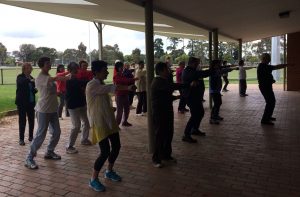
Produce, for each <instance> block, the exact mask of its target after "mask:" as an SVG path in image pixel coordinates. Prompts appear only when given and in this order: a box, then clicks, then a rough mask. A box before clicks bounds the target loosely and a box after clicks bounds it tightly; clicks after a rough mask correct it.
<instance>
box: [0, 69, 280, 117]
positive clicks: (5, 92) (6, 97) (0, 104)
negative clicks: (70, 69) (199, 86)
mask: <svg viewBox="0 0 300 197" xmlns="http://www.w3.org/2000/svg"><path fill="white" fill-rule="evenodd" d="M55 72H56V70H55V69H52V70H51V71H50V74H51V75H52V76H54V75H55ZM20 73H21V69H20V68H17V69H16V68H14V69H8V70H7V69H5V70H3V76H4V77H3V82H4V84H5V85H0V113H1V112H4V111H8V110H13V109H16V105H15V103H14V99H15V94H16V85H15V83H16V76H17V75H18V74H20ZM38 73H39V69H38V68H35V69H34V70H33V72H32V76H33V77H36V76H37V75H38ZM112 75H113V68H112V67H109V76H108V78H107V80H106V83H111V82H112ZM174 80H175V78H174ZM229 80H230V83H233V84H234V83H238V71H232V72H230V73H229ZM1 81H2V79H0V84H1ZM247 83H249V84H255V83H257V79H256V69H251V70H248V71H247ZM277 83H282V80H280V81H278V82H277ZM205 84H206V87H208V81H207V79H206V80H205Z"/></svg>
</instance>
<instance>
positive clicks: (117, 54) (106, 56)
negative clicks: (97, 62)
mask: <svg viewBox="0 0 300 197" xmlns="http://www.w3.org/2000/svg"><path fill="white" fill-rule="evenodd" d="M103 60H104V61H106V62H107V63H108V64H109V65H114V64H115V61H116V60H120V61H124V56H123V53H122V52H121V51H120V49H119V46H118V45H117V44H115V45H114V46H111V45H105V46H104V47H103Z"/></svg>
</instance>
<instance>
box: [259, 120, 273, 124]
mask: <svg viewBox="0 0 300 197" xmlns="http://www.w3.org/2000/svg"><path fill="white" fill-rule="evenodd" d="M260 123H261V124H264V125H274V123H273V122H271V121H270V120H269V121H265V120H264V121H261V122H260Z"/></svg>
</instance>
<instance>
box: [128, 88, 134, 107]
mask: <svg viewBox="0 0 300 197" xmlns="http://www.w3.org/2000/svg"><path fill="white" fill-rule="evenodd" d="M134 95H135V91H129V93H128V99H129V106H131V105H132V103H133V98H134Z"/></svg>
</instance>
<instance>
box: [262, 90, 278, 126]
mask: <svg viewBox="0 0 300 197" xmlns="http://www.w3.org/2000/svg"><path fill="white" fill-rule="evenodd" d="M259 90H260V92H261V93H262V95H263V96H264V99H265V101H266V106H265V111H264V115H263V117H262V121H269V120H270V118H271V117H272V115H273V112H274V108H275V103H276V99H275V95H274V92H273V88H272V86H271V87H261V86H259Z"/></svg>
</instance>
